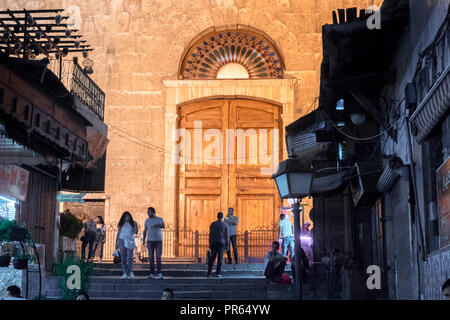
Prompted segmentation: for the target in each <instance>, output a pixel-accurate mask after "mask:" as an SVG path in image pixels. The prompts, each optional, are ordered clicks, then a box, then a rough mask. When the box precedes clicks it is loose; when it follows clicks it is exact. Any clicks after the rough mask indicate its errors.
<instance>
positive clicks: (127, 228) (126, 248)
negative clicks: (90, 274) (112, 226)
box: [116, 211, 138, 279]
mask: <svg viewBox="0 0 450 320" xmlns="http://www.w3.org/2000/svg"><path fill="white" fill-rule="evenodd" d="M118 227H119V230H118V231H117V236H116V250H117V249H119V251H120V259H121V261H122V271H123V275H122V279H126V278H127V277H128V278H129V279H134V274H133V251H134V249H135V248H136V244H135V242H134V235H135V234H137V233H138V227H137V223H136V222H135V221H134V220H133V217H132V216H131V213H129V212H128V211H125V212H124V213H123V214H122V217H121V218H120V221H119V225H118Z"/></svg>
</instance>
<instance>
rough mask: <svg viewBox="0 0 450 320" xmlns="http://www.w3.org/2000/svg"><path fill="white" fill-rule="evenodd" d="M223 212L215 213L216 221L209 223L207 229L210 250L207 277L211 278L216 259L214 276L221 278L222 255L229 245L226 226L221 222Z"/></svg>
mask: <svg viewBox="0 0 450 320" xmlns="http://www.w3.org/2000/svg"><path fill="white" fill-rule="evenodd" d="M222 219H223V212H219V213H217V220H216V221H214V222H213V223H211V226H210V227H209V248H210V249H211V258H210V259H209V262H208V273H207V274H206V276H207V277H211V276H212V268H213V264H214V260H216V257H217V268H216V276H217V277H221V275H220V270H221V268H222V260H223V254H224V252H225V250H228V246H229V243H230V237H229V231H228V225H227V224H226V223H225V222H223V221H222Z"/></svg>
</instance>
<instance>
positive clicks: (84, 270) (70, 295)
mask: <svg viewBox="0 0 450 320" xmlns="http://www.w3.org/2000/svg"><path fill="white" fill-rule="evenodd" d="M73 265H75V266H78V267H79V268H80V277H81V278H80V282H81V285H80V289H81V290H85V291H87V289H88V287H89V277H90V275H91V273H92V271H93V270H94V264H93V263H84V262H83V261H81V260H80V259H79V258H78V257H76V256H73V255H71V256H68V257H66V258H65V259H64V261H63V262H62V263H60V264H57V265H56V274H57V275H58V276H60V277H61V278H60V281H59V288H60V292H61V297H62V299H63V300H76V298H77V292H78V290H79V289H69V288H68V287H67V280H68V278H69V277H70V276H71V275H72V273H70V272H69V273H67V269H68V268H69V267H70V266H73Z"/></svg>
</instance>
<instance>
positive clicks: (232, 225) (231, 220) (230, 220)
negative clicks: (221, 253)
mask: <svg viewBox="0 0 450 320" xmlns="http://www.w3.org/2000/svg"><path fill="white" fill-rule="evenodd" d="M224 222H225V223H226V224H227V225H228V231H229V236H230V242H231V245H232V246H233V253H234V263H235V264H237V263H238V252H237V246H236V233H237V225H238V223H239V218H238V217H236V216H235V215H234V209H233V208H228V215H227V216H226V218H225V220H224ZM227 257H228V263H229V264H231V263H232V260H231V246H230V245H229V244H228V250H227Z"/></svg>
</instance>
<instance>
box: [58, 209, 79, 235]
mask: <svg viewBox="0 0 450 320" xmlns="http://www.w3.org/2000/svg"><path fill="white" fill-rule="evenodd" d="M59 224H60V226H61V235H62V236H65V237H68V238H70V239H72V240H73V239H76V238H77V237H78V235H79V234H80V232H81V230H82V229H83V221H81V219H78V218H77V217H76V216H74V215H73V214H72V213H71V212H70V210H69V209H67V210H65V211H64V212H63V213H61V216H60V223H59Z"/></svg>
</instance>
